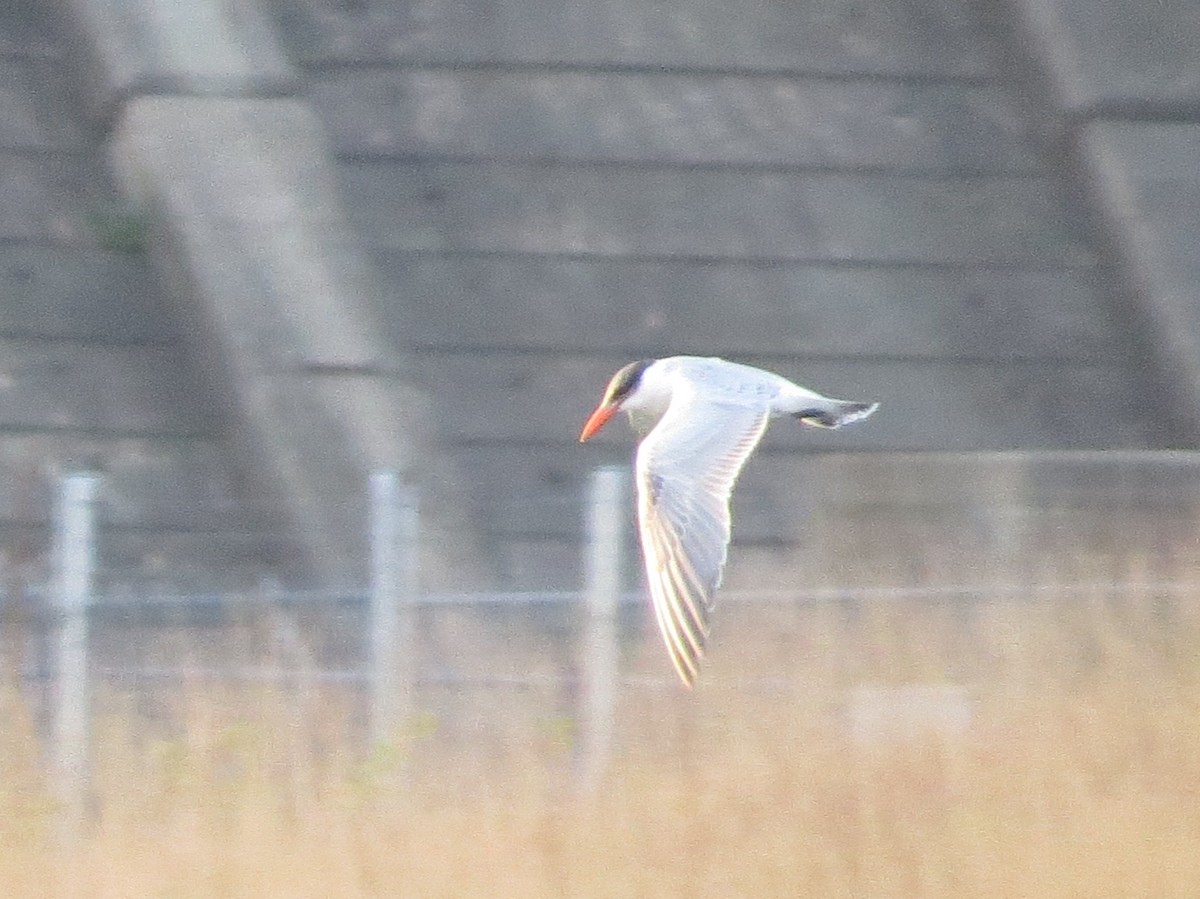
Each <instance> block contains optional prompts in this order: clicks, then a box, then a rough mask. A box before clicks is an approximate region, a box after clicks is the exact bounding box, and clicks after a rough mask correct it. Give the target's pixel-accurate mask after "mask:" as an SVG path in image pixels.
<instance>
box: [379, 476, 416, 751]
mask: <svg viewBox="0 0 1200 899" xmlns="http://www.w3.org/2000/svg"><path fill="white" fill-rule="evenodd" d="M419 536H420V534H419V522H418V518H417V496H416V491H415V490H414V489H413V488H411V487H407V486H404V485H402V484H401V483H400V477H399V475H398V474H397V473H396V472H394V471H376V472H374V473H372V475H371V687H370V689H371V738H372V741H373V742H374V743H376V744H380V743H385V742H388V741H393V740H395V739H396V737H397V735H398V733H399V730H400V728H401V726H402V725H403V724H404V722H405V720H406V719H407V718H408V717H409V715H410V714H411V711H412V701H413V697H412V694H413V689H414V683H413V681H414V678H415V673H416V672H415V662H414V658H413V653H414V649H415V642H414V628H415V624H414V621H413V617H414V616H413V612H414V604H415V602H416V598H417V574H418V547H419Z"/></svg>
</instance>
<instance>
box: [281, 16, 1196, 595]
mask: <svg viewBox="0 0 1200 899" xmlns="http://www.w3.org/2000/svg"><path fill="white" fill-rule="evenodd" d="M271 8H272V9H273V11H274V13H275V16H276V21H277V23H278V24H279V26H280V28H281V31H282V33H283V34H284V36H285V41H286V43H287V45H288V46H289V48H290V50H291V52H292V53H293V54H294V57H295V58H296V59H297V60H299V61H300V62H301V64H302V65H304V66H306V67H307V69H306V72H307V75H308V78H309V80H310V84H311V90H310V95H311V96H312V97H313V100H314V103H315V105H316V108H317V110H318V112H319V113H320V114H321V116H322V117H323V119H324V121H325V123H326V125H327V126H328V127H329V129H330V131H331V142H332V144H333V146H334V147H335V148H336V150H337V152H338V154H339V157H340V160H341V163H342V164H341V171H342V178H343V186H344V190H345V196H346V201H347V209H348V214H349V216H350V219H351V221H352V222H353V223H354V224H355V225H356V226H357V228H358V230H359V232H360V233H361V234H362V235H363V237H364V239H365V240H366V241H367V242H368V243H369V244H370V246H371V248H372V253H373V255H374V258H375V259H376V260H377V263H378V265H379V268H380V271H381V273H382V274H383V276H384V282H385V287H386V321H387V324H388V328H389V336H390V337H391V338H392V339H393V340H394V341H395V342H396V344H397V345H400V346H405V347H409V348H411V349H412V350H413V351H414V353H415V358H417V359H418V360H419V363H420V373H421V376H422V377H423V378H424V381H423V383H424V384H425V385H426V386H427V388H428V390H429V391H430V392H431V393H432V395H433V396H434V397H435V399H436V401H437V403H438V405H439V424H440V427H441V432H442V434H443V437H444V439H445V440H446V445H447V447H448V449H449V451H450V452H452V453H454V454H455V456H456V458H457V459H458V460H459V462H460V466H461V467H462V469H463V470H465V471H469V472H474V473H475V478H474V482H473V484H474V486H473V490H472V495H473V499H472V503H473V509H474V511H475V514H476V516H477V521H478V524H479V528H480V530H481V531H482V532H483V533H484V534H485V536H487V535H490V538H489V540H490V543H491V545H493V546H494V547H495V548H496V558H497V569H498V575H499V577H500V578H501V579H505V578H508V579H511V581H512V582H513V583H517V582H518V579H520V578H533V579H534V580H533V583H534V584H535V585H536V584H537V582H538V581H539V580H545V581H547V582H550V581H553V582H556V583H557V582H559V577H560V574H559V570H560V569H564V568H565V569H567V570H572V571H573V570H574V566H573V565H572V564H571V562H570V555H571V554H570V552H569V548H570V547H571V546H572V545H573V543H572V541H574V540H575V538H576V535H577V534H578V520H579V518H578V513H577V505H576V503H577V497H578V495H579V494H580V492H581V491H582V485H583V483H584V479H585V477H586V472H587V470H589V468H590V467H591V466H593V465H595V464H599V463H600V462H603V461H621V460H625V459H627V458H628V454H629V452H630V449H631V441H630V438H629V436H628V435H627V434H623V433H622V428H620V427H617V428H614V429H613V431H612V433H611V434H609V433H607V432H606V433H605V434H604V435H603V436H602V438H601V439H600V440H599V441H598V443H597V445H595V446H587V447H580V446H578V445H577V444H576V443H575V439H576V436H577V434H578V430H579V427H580V425H581V423H582V420H583V418H584V416H586V414H587V412H588V411H589V410H590V408H591V406H592V404H594V403H595V401H596V399H597V398H598V397H599V393H600V390H601V388H602V386H603V384H604V382H605V381H606V379H607V378H608V377H609V375H610V374H611V373H612V371H613V370H614V369H615V368H616V367H617V366H618V365H620V364H621V363H622V362H624V361H627V360H628V359H631V358H638V357H643V356H654V355H668V354H671V353H676V352H696V353H701V354H718V355H726V356H734V357H736V358H738V359H740V360H742V361H747V362H751V363H753V364H760V365H763V366H766V367H770V368H773V369H777V370H780V371H783V372H785V373H787V374H789V375H793V376H795V377H797V378H798V379H799V380H801V381H802V382H804V383H808V384H810V385H811V386H813V387H815V388H818V389H821V390H825V391H828V392H831V393H834V394H836V395H842V396H847V397H849V398H860V397H861V398H872V399H874V398H878V399H881V400H883V402H884V407H883V411H881V412H880V413H879V414H878V415H877V416H876V417H875V418H874V419H872V420H871V421H870V422H867V423H865V424H864V425H863V426H862V427H861V428H857V429H853V430H850V429H848V430H847V431H846V432H844V433H839V434H834V435H814V434H811V433H809V434H805V433H803V432H802V431H801V430H800V429H788V428H786V427H777V428H774V429H772V431H771V432H770V433H769V435H768V438H767V440H766V441H765V442H764V447H763V449H764V457H765V458H764V460H760V461H761V462H762V464H763V465H767V466H768V467H770V469H771V470H772V471H774V472H777V473H778V476H779V477H781V478H784V479H787V478H788V477H789V473H790V472H792V471H794V470H797V469H799V468H803V467H804V466H805V465H806V464H807V462H806V460H807V459H810V458H812V457H813V456H814V454H819V453H823V452H828V451H840V450H852V451H855V452H858V451H860V450H867V451H878V450H896V449H911V450H935V449H945V448H960V449H976V450H978V449H997V448H1007V447H1025V448H1037V449H1051V448H1059V449H1061V448H1079V447H1136V446H1162V445H1169V444H1170V443H1171V442H1172V441H1173V440H1175V439H1176V438H1175V435H1174V433H1173V432H1172V429H1171V424H1170V422H1169V420H1168V418H1169V417H1167V416H1163V415H1162V414H1161V410H1160V409H1159V408H1158V407H1157V406H1156V404H1155V400H1154V397H1155V395H1156V394H1155V372H1154V371H1153V370H1152V369H1151V368H1150V367H1148V366H1147V365H1146V364H1145V357H1146V353H1145V350H1144V347H1142V346H1140V345H1139V344H1138V342H1137V340H1136V339H1135V333H1134V332H1133V331H1132V330H1131V327H1130V323H1131V321H1132V320H1133V319H1134V318H1135V317H1134V316H1132V315H1131V314H1130V313H1129V310H1128V309H1124V308H1122V306H1121V304H1120V300H1121V295H1120V292H1119V285H1118V283H1117V282H1114V281H1113V280H1112V277H1111V275H1112V271H1111V269H1109V268H1108V267H1107V265H1105V264H1104V262H1105V260H1104V258H1103V255H1102V254H1103V250H1102V247H1101V246H1100V245H1099V244H1097V243H1096V242H1095V240H1094V238H1093V235H1092V233H1091V232H1090V230H1089V229H1088V228H1087V226H1086V214H1085V212H1084V210H1081V209H1080V208H1079V207H1078V206H1077V205H1075V195H1074V194H1073V193H1072V192H1071V185H1069V184H1067V183H1065V182H1064V181H1063V180H1062V178H1061V172H1060V171H1059V170H1058V169H1055V168H1053V167H1051V166H1049V165H1047V164H1046V161H1045V160H1044V158H1043V156H1042V155H1041V153H1040V150H1039V147H1038V146H1037V144H1036V140H1037V135H1036V134H1031V133H1029V130H1028V129H1029V125H1030V121H1031V119H1030V117H1029V116H1028V110H1027V109H1026V108H1023V107H1022V106H1020V105H1019V101H1018V99H1017V97H1018V95H1016V94H1015V92H1014V91H1013V90H1012V86H1013V82H1014V81H1015V80H1016V76H1017V75H1018V74H1023V73H1017V72H1014V71H1008V72H1006V71H1004V70H1003V69H1001V68H999V67H998V63H999V62H1000V61H1011V60H1014V59H1015V58H1016V57H1014V56H1012V55H1011V54H1010V53H1008V52H1007V48H1004V47H1002V46H1000V45H999V44H998V43H997V42H996V35H995V34H994V33H992V32H989V31H988V30H986V27H985V26H984V24H983V23H984V22H986V21H987V20H988V17H989V16H990V15H991V14H992V13H993V12H994V10H991V9H982V8H981V7H979V6H977V5H976V4H972V3H961V4H952V3H935V4H933V5H932V6H931V5H929V4H920V5H917V4H911V3H908V2H900V3H892V4H882V3H878V4H876V3H869V4H865V5H857V6H854V7H851V6H850V5H847V4H844V3H838V2H826V3H817V4H804V5H801V6H799V7H797V6H794V5H793V6H790V7H786V6H778V5H774V4H772V5H766V4H763V5H756V6H755V7H754V10H753V11H752V12H748V11H747V10H746V9H745V8H744V7H738V8H734V7H730V6H728V5H724V6H722V5H720V4H687V5H686V6H685V5H683V4H680V3H675V2H669V3H667V4H666V5H665V6H664V5H659V6H652V7H646V6H644V5H636V4H630V3H625V2H620V0H606V2H602V3H600V4H592V5H589V6H588V7H587V8H586V9H584V8H577V9H567V8H563V7H561V6H554V7H553V8H551V7H550V6H548V5H545V4H540V3H538V4H535V5H534V6H532V7H531V6H530V5H529V4H528V3H523V4H519V5H518V4H504V3H502V4H493V5H492V6H490V7H488V8H487V14H486V15H485V14H483V13H482V11H481V10H478V9H476V8H473V7H472V8H468V7H455V6H453V5H451V6H446V5H442V4H437V5H433V4H419V3H412V4H405V3H400V4H393V3H382V2H380V3H373V2H365V3H360V4H356V5H355V6H353V7H352V8H351V7H345V6H340V5H337V4H333V3H324V2H319V0H308V2H301V3H285V2H282V0H281V2H275V3H272V4H271ZM981 13H982V15H981ZM534 22H536V23H537V25H536V27H532V26H531V23H534ZM864 76H869V77H864ZM821 438H825V439H821ZM764 470H765V469H763V468H760V469H759V472H760V473H759V474H757V475H756V474H754V471H755V469H754V468H753V466H752V467H751V469H750V471H749V473H748V475H749V476H748V480H747V482H746V484H745V485H744V488H743V489H744V496H743V497H742V498H741V499H739V500H738V502H739V508H738V509H735V513H736V515H737V516H738V520H739V521H742V522H744V527H743V528H742V530H741V531H740V534H741V536H740V537H739V539H743V540H747V541H750V542H751V543H753V544H754V545H758V546H764V547H765V546H770V545H773V544H774V545H777V546H779V547H783V548H785V547H786V546H788V545H795V543H796V541H797V540H798V539H800V536H799V535H801V534H802V533H803V526H802V522H803V521H804V519H805V516H806V514H807V513H806V512H805V511H804V509H805V504H804V502H803V493H802V492H798V491H794V490H791V489H778V490H777V489H773V487H772V485H771V484H770V483H769V479H767V478H766V477H765V476H764V475H763V474H762V471H764ZM789 483H790V482H789ZM531 559H532V560H533V561H531ZM538 559H542V560H543V561H542V562H541V563H539V562H538V561H537V560H538ZM556 566H557V568H556ZM523 583H524V584H528V583H529V581H527V580H526V581H524V582H523Z"/></svg>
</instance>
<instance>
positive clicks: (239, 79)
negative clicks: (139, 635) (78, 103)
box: [63, 0, 478, 585]
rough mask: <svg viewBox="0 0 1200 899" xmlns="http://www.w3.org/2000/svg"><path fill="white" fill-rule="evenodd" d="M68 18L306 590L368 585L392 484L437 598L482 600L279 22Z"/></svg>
mask: <svg viewBox="0 0 1200 899" xmlns="http://www.w3.org/2000/svg"><path fill="white" fill-rule="evenodd" d="M63 3H64V4H65V10H66V13H67V16H66V18H67V21H68V22H69V24H70V29H71V31H72V35H73V40H74V43H75V44H76V45H77V47H78V48H80V53H79V54H78V58H79V59H80V61H81V65H80V67H79V69H78V71H77V74H78V77H79V79H80V82H81V84H82V85H83V86H84V88H85V95H86V97H87V105H88V111H89V113H90V114H91V115H92V116H93V117H94V118H96V119H97V120H98V121H100V122H102V123H106V124H107V125H108V126H109V128H110V165H111V167H112V169H113V171H114V172H115V174H116V176H117V180H118V183H119V185H120V187H121V190H122V192H123V193H124V194H125V195H126V196H127V197H129V198H130V199H131V200H133V201H135V202H136V203H137V204H138V206H139V208H140V209H141V210H142V211H143V212H144V214H145V215H146V216H147V218H148V226H149V233H150V240H149V248H148V251H149V256H150V258H151V260H152V262H153V264H154V267H155V269H156V270H157V273H158V275H159V278H160V279H161V281H162V284H163V287H164V289H165V291H166V292H167V294H168V295H169V297H170V300H171V302H172V304H173V305H174V307H175V311H176V315H177V317H178V318H179V319H180V320H181V321H182V322H183V324H184V334H185V339H186V340H187V341H188V342H189V343H190V344H191V345H192V346H193V347H194V348H195V355H196V357H197V358H198V359H199V360H201V362H202V364H203V366H204V368H205V371H206V375H207V377H208V379H209V387H210V388H212V389H214V390H215V391H216V394H217V399H218V405H219V406H221V407H222V409H223V413H224V423H225V424H226V425H227V427H228V429H229V431H230V433H231V434H232V435H233V441H232V442H233V444H234V445H235V446H236V447H237V448H238V450H239V451H240V455H241V459H242V461H243V463H244V465H245V466H246V467H247V470H249V471H251V472H253V473H254V475H255V476H254V477H252V478H248V479H247V480H248V481H249V482H251V483H253V484H255V485H256V493H257V496H256V499H257V501H258V502H259V504H260V505H261V506H262V507H264V508H265V509H266V510H267V511H268V512H269V513H270V514H272V515H273V516H275V517H277V518H279V519H282V520H283V521H285V522H286V523H287V524H288V526H289V528H290V530H291V532H292V533H293V534H294V535H295V537H296V539H297V542H298V543H299V545H300V546H301V547H302V548H303V551H304V553H305V555H306V556H307V560H308V562H309V563H310V565H309V566H308V568H309V571H308V573H309V575H310V577H311V579H312V580H314V581H316V582H318V583H326V584H338V585H354V584H361V583H363V582H364V581H365V577H366V571H367V568H366V540H365V530H366V528H365V523H366V521H367V514H366V509H367V502H366V497H367V476H368V474H369V472H370V471H372V470H375V469H378V468H390V469H395V470H397V471H399V472H401V473H402V475H403V476H404V477H405V478H406V479H408V480H410V481H412V482H415V483H417V484H418V485H422V486H423V487H424V488H425V489H424V490H423V493H424V494H425V495H427V496H429V497H430V498H431V503H430V505H431V512H430V514H429V516H427V519H426V520H427V522H428V524H429V527H428V529H427V534H428V535H429V539H427V541H426V555H427V557H428V558H426V559H425V560H424V564H423V566H422V570H423V572H426V573H427V575H428V576H427V579H428V580H429V581H430V582H431V583H432V584H438V583H441V584H454V583H463V582H470V581H471V573H472V572H474V571H476V570H477V565H478V560H477V558H476V556H475V553H474V550H473V540H472V538H471V529H470V525H469V523H468V522H467V519H466V516H465V515H464V514H462V513H461V512H455V511H454V510H456V509H461V508H462V503H461V501H460V496H461V490H460V488H459V485H458V478H457V476H456V474H455V473H454V472H453V471H452V470H451V469H450V467H449V465H448V463H446V462H445V460H444V458H443V454H439V453H437V452H435V451H434V444H435V443H436V437H435V435H434V430H433V428H432V426H431V417H430V412H429V404H428V399H427V398H426V397H425V396H424V395H423V393H422V392H421V391H420V390H419V389H418V388H416V387H415V386H414V385H413V384H412V383H410V380H409V378H408V375H409V374H410V368H411V366H410V365H409V363H408V362H407V360H406V359H405V358H404V357H403V355H402V354H401V353H399V352H398V351H396V350H395V349H394V348H392V347H391V346H389V345H388V344H387V343H386V342H385V341H383V340H382V339H381V337H380V335H381V334H382V333H383V328H382V327H380V326H379V324H378V323H377V321H376V314H377V309H378V306H379V290H380V288H379V285H378V281H377V278H376V276H375V273H374V271H373V268H372V265H371V263H370V262H369V260H368V259H367V257H366V255H365V253H364V252H363V250H362V249H361V248H360V247H359V245H358V241H357V240H356V239H355V236H354V232H353V229H352V228H351V226H350V224H349V223H348V221H347V218H346V215H345V213H344V210H343V204H342V201H341V197H340V191H339V188H338V185H337V178H336V175H335V172H334V168H333V162H332V153H331V151H330V148H329V144H328V141H327V140H326V137H325V134H324V130H323V128H322V126H321V124H320V122H319V121H318V119H317V117H316V116H315V115H314V114H313V113H312V111H311V109H309V107H308V104H307V103H306V102H304V101H303V100H302V99H299V98H296V97H293V96H288V95H289V94H290V93H292V92H294V91H295V89H296V86H297V84H298V80H297V77H296V74H295V72H294V71H293V69H292V67H291V65H290V64H289V63H288V62H287V60H286V59H285V57H284V55H283V52H282V50H281V49H280V44H279V42H278V40H277V39H276V37H275V34H274V31H273V27H272V25H271V23H270V22H269V20H268V18H267V17H266V16H265V15H263V13H262V11H261V10H260V9H259V7H258V4H256V3H254V2H253V0H195V2H191V3H186V4H180V3H176V2H173V0H63Z"/></svg>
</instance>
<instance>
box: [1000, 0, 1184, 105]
mask: <svg viewBox="0 0 1200 899" xmlns="http://www.w3.org/2000/svg"><path fill="white" fill-rule="evenodd" d="M1015 6H1016V9H1017V11H1018V15H1019V16H1020V18H1021V25H1022V27H1023V30H1024V33H1025V35H1026V36H1027V39H1028V40H1029V41H1030V42H1031V44H1032V45H1033V46H1034V48H1035V50H1034V52H1035V54H1036V55H1037V57H1038V58H1039V59H1040V60H1041V61H1042V63H1043V65H1045V66H1046V68H1047V69H1048V71H1049V74H1050V78H1051V82H1052V84H1053V86H1054V89H1055V92H1056V94H1057V98H1056V102H1057V103H1058V105H1059V106H1060V108H1061V109H1062V110H1063V111H1065V112H1069V113H1072V114H1076V115H1081V116H1090V115H1094V114H1110V113H1118V114H1122V115H1129V114H1137V112H1138V110H1141V111H1142V114H1145V112H1146V111H1147V110H1156V111H1157V112H1159V113H1164V112H1169V111H1170V110H1172V109H1173V110H1176V111H1179V110H1190V111H1191V112H1193V113H1195V112H1197V111H1200V55H1197V52H1196V48H1197V44H1196V36H1197V35H1198V34H1200V7H1198V6H1197V5H1196V4H1195V3H1193V2H1191V0H1162V2H1156V3H1149V4H1143V3H1105V4H1102V5H1100V6H1097V5H1096V4H1095V3H1088V2H1086V0H1018V2H1017V3H1016V4H1015Z"/></svg>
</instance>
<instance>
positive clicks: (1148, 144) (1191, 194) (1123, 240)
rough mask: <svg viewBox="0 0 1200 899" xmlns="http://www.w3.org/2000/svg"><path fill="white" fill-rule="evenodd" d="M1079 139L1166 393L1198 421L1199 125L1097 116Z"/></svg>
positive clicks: (1185, 412) (1182, 411)
mask: <svg viewBox="0 0 1200 899" xmlns="http://www.w3.org/2000/svg"><path fill="white" fill-rule="evenodd" d="M1081 144H1082V148H1083V154H1084V156H1085V158H1086V160H1087V161H1088V164H1089V165H1090V167H1091V175H1092V183H1093V186H1094V190H1095V194H1096V196H1097V198H1098V199H1099V201H1100V204H1101V208H1102V212H1103V214H1104V215H1105V217H1106V219H1107V221H1108V222H1109V224H1110V226H1111V228H1112V229H1113V233H1114V238H1115V241H1116V245H1117V246H1118V247H1119V248H1120V252H1121V254H1122V257H1123V261H1124V262H1125V265H1126V270H1127V272H1128V277H1129V279H1130V284H1131V287H1132V288H1133V290H1134V291H1135V293H1136V296H1137V298H1138V300H1139V301H1140V305H1141V308H1142V309H1143V310H1144V313H1145V316H1146V318H1147V320H1148V322H1149V326H1150V327H1151V329H1152V330H1153V333H1154V336H1155V345H1156V347H1157V348H1158V352H1159V354H1160V357H1161V361H1162V364H1163V365H1164V367H1165V368H1166V370H1168V371H1169V372H1170V373H1171V378H1170V379H1169V381H1168V390H1169V392H1170V397H1171V399H1172V400H1173V401H1174V403H1175V404H1176V405H1177V406H1178V408H1179V409H1180V410H1181V413H1182V415H1183V417H1185V418H1187V419H1189V420H1190V421H1192V422H1193V423H1194V426H1197V427H1200V413H1198V412H1197V411H1196V408H1197V407H1196V404H1197V401H1200V286H1198V285H1200V256H1198V254H1197V247H1198V245H1200V124H1187V123H1170V124H1155V123H1140V122H1139V123H1123V122H1096V123H1092V124H1090V125H1088V126H1087V127H1086V128H1085V129H1084V130H1083V132H1082V136H1081Z"/></svg>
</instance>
